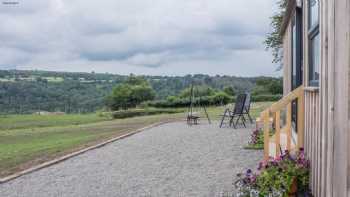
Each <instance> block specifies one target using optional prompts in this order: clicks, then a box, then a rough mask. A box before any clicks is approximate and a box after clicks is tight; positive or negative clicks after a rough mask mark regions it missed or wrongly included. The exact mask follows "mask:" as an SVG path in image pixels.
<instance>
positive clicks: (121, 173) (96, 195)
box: [0, 122, 262, 197]
mask: <svg viewBox="0 0 350 197" xmlns="http://www.w3.org/2000/svg"><path fill="white" fill-rule="evenodd" d="M250 133H251V129H237V130H234V129H232V128H223V129H219V128H218V126H217V124H212V125H208V124H202V125H197V126H192V127H190V126H187V125H186V124H185V123H184V122H176V123H169V124H165V125H162V126H158V127H155V128H152V129H149V130H145V131H143V132H141V133H138V134H136V135H133V136H131V137H128V138H125V139H122V140H119V141H116V142H114V143H111V144H109V145H107V146H105V147H102V148H99V149H95V150H92V151H89V152H87V153H84V154H82V155H79V156H77V157H74V158H71V159H69V160H67V161H64V162H62V163H59V164H56V165H53V166H51V167H48V168H45V169H42V170H39V171H37V172H34V173H31V174H28V175H25V176H22V177H20V178H18V179H15V180H13V181H10V182H8V183H5V184H2V185H0V196H1V197H14V196H16V197H22V196H23V197H56V196H57V197H61V196H62V197H66V196H69V197H119V196H120V197H129V196H130V197H140V196H147V197H148V196H149V197H153V196H154V197H158V196H159V197H165V196H174V197H178V196H181V197H182V196H183V197H192V196H196V197H197V196H208V197H214V196H232V194H234V188H233V186H232V183H233V180H234V179H235V175H236V174H237V173H239V172H241V171H242V170H243V169H246V168H248V167H249V168H254V167H255V166H256V164H257V163H258V161H259V160H260V159H261V158H262V152H261V151H248V150H243V149H242V146H243V145H244V144H245V143H246V142H247V140H248V138H249V135H250ZM223 194H224V195H223Z"/></svg>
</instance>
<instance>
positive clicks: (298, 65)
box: [291, 7, 304, 90]
mask: <svg viewBox="0 0 350 197" xmlns="http://www.w3.org/2000/svg"><path fill="white" fill-rule="evenodd" d="M294 26H295V32H294V28H293V27H294ZM294 34H296V35H294ZM291 38H292V39H291V41H292V50H291V55H292V58H291V60H292V62H291V63H292V64H291V65H292V66H291V88H292V90H294V89H296V88H298V87H299V86H300V85H302V84H303V70H304V69H303V67H304V66H303V59H304V57H303V51H304V49H303V12H302V8H300V7H296V8H295V12H294V15H293V19H292V28H291ZM294 38H295V39H296V41H295V40H294ZM294 47H295V53H296V54H294ZM294 58H295V59H294ZM294 60H295V62H294ZM294 66H295V68H294ZM295 69H296V70H295ZM294 71H295V79H294V75H293V73H294ZM294 80H296V81H294ZM294 84H295V85H294Z"/></svg>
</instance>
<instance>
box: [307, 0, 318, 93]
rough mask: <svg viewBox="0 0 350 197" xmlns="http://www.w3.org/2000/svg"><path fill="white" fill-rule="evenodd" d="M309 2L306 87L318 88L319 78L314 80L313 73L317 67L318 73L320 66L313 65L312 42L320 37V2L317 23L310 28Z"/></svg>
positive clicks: (309, 7)
mask: <svg viewBox="0 0 350 197" xmlns="http://www.w3.org/2000/svg"><path fill="white" fill-rule="evenodd" d="M310 1H312V0H308V8H307V10H308V14H307V16H308V20H307V21H308V46H309V47H308V58H309V61H308V64H309V66H308V85H309V86H315V87H318V86H319V80H320V79H319V78H318V79H314V73H315V67H316V66H318V67H319V71H320V65H315V64H314V56H313V55H314V53H315V50H314V48H313V46H312V41H313V40H314V39H315V38H316V37H317V36H320V2H319V0H316V1H318V14H317V17H318V19H317V23H316V24H314V25H312V26H311V20H312V19H311V9H312V8H311V4H310Z"/></svg>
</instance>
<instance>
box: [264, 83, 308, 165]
mask: <svg viewBox="0 0 350 197" xmlns="http://www.w3.org/2000/svg"><path fill="white" fill-rule="evenodd" d="M295 100H297V103H298V110H297V113H298V119H297V121H298V124H297V130H298V138H297V144H296V147H297V148H301V147H303V146H304V88H303V87H302V86H300V87H298V88H297V89H295V90H294V91H292V92H290V93H289V94H287V95H286V96H284V97H283V98H282V99H281V100H279V101H278V102H276V103H274V104H272V105H271V106H270V107H269V108H267V109H266V110H264V111H263V112H261V114H260V117H261V120H262V121H263V125H264V126H263V129H264V159H265V160H267V159H269V156H270V116H271V115H272V116H273V117H274V118H273V125H274V126H275V129H276V130H275V131H276V132H275V145H276V147H275V154H276V155H275V156H277V155H279V154H280V144H281V141H280V140H281V139H280V138H281V121H280V116H281V110H283V109H285V108H287V117H286V118H287V120H286V127H285V129H286V130H285V133H286V135H287V144H286V149H287V150H289V151H290V150H291V148H292V102H293V101H295Z"/></svg>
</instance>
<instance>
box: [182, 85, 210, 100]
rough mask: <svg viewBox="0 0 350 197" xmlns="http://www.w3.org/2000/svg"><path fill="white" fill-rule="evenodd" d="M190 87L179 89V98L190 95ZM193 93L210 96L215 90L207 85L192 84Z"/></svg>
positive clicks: (198, 95)
mask: <svg viewBox="0 0 350 197" xmlns="http://www.w3.org/2000/svg"><path fill="white" fill-rule="evenodd" d="M191 89H192V88H191V87H188V88H186V89H184V90H182V91H181V93H180V95H179V96H180V98H190V97H191ZM193 94H194V95H195V96H196V97H200V96H201V97H204V96H212V95H214V94H215V90H214V89H213V88H211V87H209V86H204V85H202V86H193Z"/></svg>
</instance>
